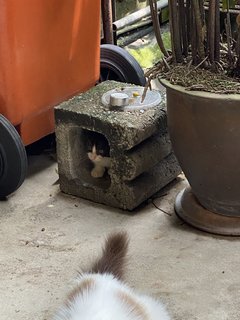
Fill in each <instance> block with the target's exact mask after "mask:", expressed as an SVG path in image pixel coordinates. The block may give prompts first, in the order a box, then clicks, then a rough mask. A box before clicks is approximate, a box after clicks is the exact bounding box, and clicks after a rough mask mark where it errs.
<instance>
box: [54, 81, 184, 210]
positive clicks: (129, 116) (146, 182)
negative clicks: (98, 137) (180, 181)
mask: <svg viewBox="0 0 240 320" xmlns="http://www.w3.org/2000/svg"><path fill="white" fill-rule="evenodd" d="M126 86H129V84H123V83H118V82H114V81H106V82H103V83H101V84H99V85H98V86H96V87H94V88H92V89H91V90H89V91H88V92H86V93H83V94H80V95H78V96H75V97H74V98H72V99H70V100H68V101H66V102H64V103H61V104H60V105H59V106H57V107H56V108H55V120H56V138H57V156H58V167H59V168H58V171H59V179H60V188H61V190H62V191H63V192H65V193H68V194H71V195H75V196H79V197H83V198H86V199H89V200H93V201H95V202H99V203H104V204H107V205H110V206H113V207H118V208H122V209H127V210H132V209H134V208H135V207H137V206H138V205H140V204H141V203H142V202H143V201H145V200H147V199H148V198H149V197H150V196H152V195H153V194H154V193H155V192H157V191H159V190H160V189H161V188H163V187H164V186H166V185H167V184H168V183H169V182H170V181H172V180H173V179H175V178H176V176H177V175H178V174H179V173H180V172H181V169H180V167H179V165H178V162H177V160H176V158H175V156H174V154H173V153H172V148H171V143H170V140H169V136H168V132H167V116H166V110H165V96H163V99H162V101H161V105H160V106H157V107H153V108H150V109H147V110H144V112H143V111H142V110H135V111H131V112H122V111H110V110H109V108H108V107H106V106H104V105H103V104H102V103H101V97H102V95H103V94H104V93H105V92H107V91H109V90H111V89H114V88H117V87H119V88H121V87H126ZM86 130H90V131H96V132H98V133H101V134H103V135H104V136H105V137H106V138H107V140H108V142H109V147H110V156H111V168H110V169H109V170H108V174H105V175H104V177H102V178H93V177H92V176H91V174H90V172H91V169H92V164H91V161H90V160H89V159H88V158H87V151H86V150H85V146H84V143H83V141H84V135H85V134H86Z"/></svg>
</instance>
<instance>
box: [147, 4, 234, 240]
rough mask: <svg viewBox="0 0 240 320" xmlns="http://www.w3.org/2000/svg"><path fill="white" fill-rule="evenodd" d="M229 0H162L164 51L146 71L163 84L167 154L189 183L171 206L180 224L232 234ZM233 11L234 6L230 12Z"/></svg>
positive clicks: (231, 22)
mask: <svg viewBox="0 0 240 320" xmlns="http://www.w3.org/2000/svg"><path fill="white" fill-rule="evenodd" d="M238 2H239V1H230V0H226V1H225V0H223V1H219V0H209V1H203V0H169V12H170V17H169V24H170V35H171V43H172V49H171V51H167V50H165V48H164V45H163V43H162V39H161V32H160V27H159V23H158V19H157V7H156V0H150V5H151V10H152V18H153V24H154V28H155V34H156V37H157V40H158V43H159V46H160V48H161V50H162V52H163V55H164V57H163V59H162V61H160V62H159V63H158V64H157V65H155V66H154V67H153V68H152V69H151V70H149V71H148V72H147V74H146V76H147V77H148V83H150V81H151V80H152V79H154V78H158V79H160V81H161V83H162V84H163V85H164V86H165V87H166V92H167V112H168V126H169V132H170V136H171V140H172V145H173V149H174V152H175V154H176V156H177V158H178V160H179V163H180V165H181V167H182V170H183V172H184V174H185V176H186V178H187V180H188V182H189V185H190V187H188V188H186V189H184V190H183V191H182V192H180V194H178V196H177V199H176V202H175V210H176V213H177V215H178V216H180V217H181V218H182V219H183V220H184V221H186V222H187V223H189V224H191V225H193V226H195V227H197V228H199V229H201V230H204V231H208V232H211V233H216V234H223V235H238V236H239V235H240V82H239V80H240V78H239V77H240V10H239V9H238V8H240V6H239V7H238V5H239V4H240V3H238ZM238 10H239V11H238Z"/></svg>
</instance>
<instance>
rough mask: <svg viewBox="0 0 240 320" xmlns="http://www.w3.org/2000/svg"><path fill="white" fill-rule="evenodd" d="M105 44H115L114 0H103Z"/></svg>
mask: <svg viewBox="0 0 240 320" xmlns="http://www.w3.org/2000/svg"><path fill="white" fill-rule="evenodd" d="M101 8H102V22H103V34H104V43H108V44H113V42H114V41H113V20H112V0H101Z"/></svg>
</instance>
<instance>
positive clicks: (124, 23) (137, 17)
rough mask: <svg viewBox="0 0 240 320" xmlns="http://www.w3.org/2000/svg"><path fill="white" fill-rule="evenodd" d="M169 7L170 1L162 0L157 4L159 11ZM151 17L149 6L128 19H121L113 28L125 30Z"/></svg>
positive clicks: (130, 15)
mask: <svg viewBox="0 0 240 320" xmlns="http://www.w3.org/2000/svg"><path fill="white" fill-rule="evenodd" d="M167 6H168V0H160V1H158V2H157V9H158V10H160V9H163V8H165V7H167ZM150 15H151V10H150V6H147V7H146V8H143V9H141V10H138V11H136V12H134V13H132V14H129V15H128V16H127V17H124V18H122V19H119V20H117V21H115V22H114V23H113V28H114V29H115V30H120V29H123V28H124V27H126V26H128V25H130V24H133V23H135V22H137V21H139V20H141V19H143V18H145V17H148V16H150Z"/></svg>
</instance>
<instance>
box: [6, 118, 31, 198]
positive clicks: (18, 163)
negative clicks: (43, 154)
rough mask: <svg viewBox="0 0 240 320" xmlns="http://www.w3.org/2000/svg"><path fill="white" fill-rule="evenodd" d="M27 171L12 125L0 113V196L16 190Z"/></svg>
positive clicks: (25, 158) (20, 144)
mask: <svg viewBox="0 0 240 320" xmlns="http://www.w3.org/2000/svg"><path fill="white" fill-rule="evenodd" d="M26 173H27V155H26V150H25V147H24V145H23V143H22V140H21V138H20V136H19V134H18V132H17V130H16V129H15V128H14V126H13V125H12V124H11V123H10V122H9V121H8V120H7V119H6V118H5V117H4V116H3V115H1V114H0V198H4V197H6V196H8V195H9V194H11V193H12V192H14V191H15V190H17V189H18V188H19V187H20V186H21V184H22V183H23V181H24V179H25V177H26Z"/></svg>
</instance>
